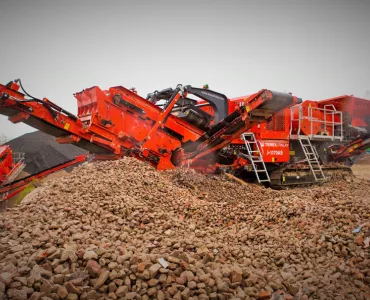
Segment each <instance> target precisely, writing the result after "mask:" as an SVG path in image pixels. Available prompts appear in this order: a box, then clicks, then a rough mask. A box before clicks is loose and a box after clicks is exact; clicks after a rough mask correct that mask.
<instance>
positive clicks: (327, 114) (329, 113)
mask: <svg viewBox="0 0 370 300" xmlns="http://www.w3.org/2000/svg"><path fill="white" fill-rule="evenodd" d="M297 110H298V114H297V115H298V117H297V118H294V114H295V113H296V112H297ZM316 112H321V113H322V114H323V118H322V119H320V118H317V117H315V115H317V114H316ZM303 119H305V120H307V121H308V122H309V125H310V133H311V134H308V136H309V138H311V139H313V140H314V139H318V140H322V139H325V140H332V141H334V140H340V141H342V140H343V114H342V112H341V111H337V110H336V109H335V107H334V105H331V104H330V105H325V106H324V108H318V107H308V114H307V115H304V114H303V110H302V106H293V107H291V108H290V136H291V137H292V136H294V135H295V134H294V133H293V122H298V125H297V132H296V135H297V137H299V136H300V135H301V125H302V124H301V123H302V120H303ZM318 123H319V124H320V129H319V134H313V133H312V132H314V125H316V124H318Z"/></svg>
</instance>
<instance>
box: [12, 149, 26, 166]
mask: <svg viewBox="0 0 370 300" xmlns="http://www.w3.org/2000/svg"><path fill="white" fill-rule="evenodd" d="M19 163H24V153H23V152H13V165H16V164H19Z"/></svg>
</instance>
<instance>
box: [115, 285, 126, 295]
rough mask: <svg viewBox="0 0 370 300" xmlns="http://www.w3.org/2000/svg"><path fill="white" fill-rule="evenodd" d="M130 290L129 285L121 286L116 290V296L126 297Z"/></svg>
mask: <svg viewBox="0 0 370 300" xmlns="http://www.w3.org/2000/svg"><path fill="white" fill-rule="evenodd" d="M127 292H128V287H127V286H125V285H123V286H119V287H118V288H117V290H116V292H115V293H116V296H117V297H124V296H125V295H126V294H127Z"/></svg>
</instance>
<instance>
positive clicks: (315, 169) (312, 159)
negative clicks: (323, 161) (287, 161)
mask: <svg viewBox="0 0 370 300" xmlns="http://www.w3.org/2000/svg"><path fill="white" fill-rule="evenodd" d="M298 140H299V143H300V144H301V147H302V150H303V153H304V155H305V157H306V160H307V162H308V165H309V166H310V169H311V172H312V175H313V177H314V178H315V181H324V180H325V179H326V177H325V175H324V172H323V171H322V168H321V165H320V162H319V155H318V154H317V151H316V149H315V147H313V146H312V144H311V141H310V138H309V137H308V136H304V135H302V136H299V137H298Z"/></svg>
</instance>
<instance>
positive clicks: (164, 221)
mask: <svg viewBox="0 0 370 300" xmlns="http://www.w3.org/2000/svg"><path fill="white" fill-rule="evenodd" d="M369 204H370V186H369V184H368V182H366V181H363V180H360V179H357V178H355V177H353V178H348V179H347V180H345V181H336V182H332V183H327V184H325V185H323V186H315V187H312V188H310V189H303V188H302V189H294V190H287V191H274V190H271V189H265V188H255V187H253V186H244V185H241V184H238V183H236V182H233V181H230V180H229V179H227V178H226V177H225V176H203V175H200V174H197V173H195V172H194V171H192V170H188V169H183V170H175V171H169V172H162V173H160V172H157V171H156V170H154V169H153V168H151V167H150V166H148V165H146V164H144V163H142V162H139V161H137V160H135V159H132V158H123V159H122V160H120V161H114V162H98V163H91V164H88V165H86V166H83V167H78V168H75V169H74V170H73V171H72V172H71V173H70V174H69V175H68V176H66V177H63V178H59V179H58V180H54V181H50V182H47V183H46V184H45V185H44V186H43V187H40V188H38V189H37V190H36V191H34V192H32V193H31V194H29V195H28V196H27V197H26V198H25V200H24V201H23V202H22V204H21V205H20V206H18V207H15V208H12V209H8V210H7V211H6V212H4V213H2V214H0V299H14V300H15V299H18V300H22V299H34V300H35V299H43V300H49V299H138V300H140V299H143V300H147V299H189V300H191V299H204V300H206V299H215V300H216V299H221V300H222V299H225V300H226V299H276V300H283V299H299V300H309V299H370V288H369V284H370V255H369V249H370V247H369V243H370V220H369V219H370V205H369Z"/></svg>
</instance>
